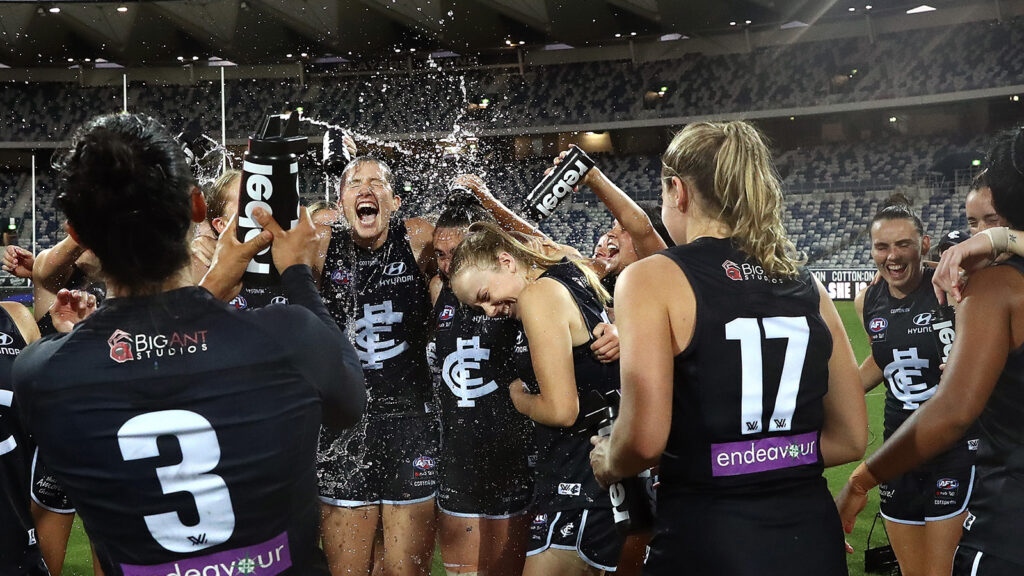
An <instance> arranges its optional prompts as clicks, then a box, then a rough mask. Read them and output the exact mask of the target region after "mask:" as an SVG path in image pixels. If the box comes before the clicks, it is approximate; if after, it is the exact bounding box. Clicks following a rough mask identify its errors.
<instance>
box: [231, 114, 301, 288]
mask: <svg viewBox="0 0 1024 576" xmlns="http://www.w3.org/2000/svg"><path fill="white" fill-rule="evenodd" d="M298 120H299V116H298V114H270V115H267V116H266V117H265V118H264V119H263V122H262V123H261V124H260V127H259V128H258V129H257V130H256V132H255V133H254V134H253V135H252V136H251V137H250V138H249V147H248V149H247V150H246V151H245V156H244V161H243V163H242V182H241V189H240V190H239V193H238V239H239V240H240V241H242V242H246V241H248V240H251V239H252V238H254V237H256V236H258V235H259V233H260V231H262V230H263V228H262V227H261V226H260V225H259V223H258V222H256V220H255V219H254V218H253V215H252V211H253V210H254V209H256V208H257V207H259V208H263V209H264V210H266V211H267V212H269V213H270V214H272V215H273V217H274V220H276V221H277V223H278V225H279V226H281V228H283V229H285V230H291V229H292V228H293V227H295V225H296V224H298V222H299V156H300V155H301V154H303V153H305V151H306V147H307V144H308V138H306V137H305V136H299V135H298V134H299V122H298ZM278 279H279V275H278V273H277V270H276V269H275V268H274V261H273V258H272V257H271V254H270V247H269V246H268V247H266V248H265V249H263V251H262V252H260V253H259V254H257V255H256V256H255V257H254V258H253V259H252V260H251V261H250V262H249V265H248V266H246V268H245V274H244V276H243V277H242V282H243V284H246V285H252V286H261V285H262V286H266V285H268V284H274V283H276V282H277V281H278Z"/></svg>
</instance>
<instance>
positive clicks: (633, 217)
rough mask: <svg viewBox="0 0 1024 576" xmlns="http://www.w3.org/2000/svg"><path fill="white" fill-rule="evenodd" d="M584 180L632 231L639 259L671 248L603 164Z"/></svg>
mask: <svg viewBox="0 0 1024 576" xmlns="http://www.w3.org/2000/svg"><path fill="white" fill-rule="evenodd" d="M583 182H584V184H586V185H587V186H589V187H590V189H591V190H592V191H593V192H594V195H595V196H597V198H598V199H599V200H601V202H602V203H604V205H605V207H606V208H608V211H609V212H611V213H612V216H613V217H614V218H615V219H616V220H618V221H619V224H621V225H622V227H623V228H624V229H625V230H626V232H628V233H629V235H630V237H631V238H632V239H633V249H634V250H636V256H637V258H639V259H643V258H646V257H648V256H650V255H651V254H654V253H656V252H659V251H661V250H664V249H666V248H668V246H667V245H666V244H665V241H664V240H662V239H661V236H660V235H658V232H657V231H656V230H655V229H654V225H653V224H651V219H650V218H649V217H648V216H647V213H646V212H644V211H643V209H642V208H640V205H638V204H637V203H636V202H634V201H633V199H632V198H630V197H629V195H628V194H626V193H625V192H623V191H622V189H621V188H619V187H618V186H616V185H615V183H614V182H612V181H611V180H609V179H608V177H607V176H605V174H604V172H602V171H601V169H600V168H598V167H597V166H594V167H593V168H591V169H590V171H589V172H587V175H586V177H584V178H583Z"/></svg>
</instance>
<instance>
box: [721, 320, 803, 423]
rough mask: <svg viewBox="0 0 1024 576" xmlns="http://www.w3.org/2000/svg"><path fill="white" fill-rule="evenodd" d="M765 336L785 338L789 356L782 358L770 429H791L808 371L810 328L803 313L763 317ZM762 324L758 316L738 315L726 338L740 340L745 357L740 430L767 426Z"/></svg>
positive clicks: (741, 352)
mask: <svg viewBox="0 0 1024 576" xmlns="http://www.w3.org/2000/svg"><path fill="white" fill-rule="evenodd" d="M760 324H761V326H764V338H765V339H776V338H785V339H786V340H789V342H788V343H787V345H786V358H785V359H784V360H783V362H782V377H781V378H780V379H779V386H778V394H777V395H776V397H775V410H774V411H773V412H772V418H771V421H770V423H769V424H768V431H769V432H776V431H780V432H781V431H785V430H789V429H790V428H792V426H793V412H795V411H796V398H797V394H798V393H799V392H800V376H801V374H802V373H803V371H804V357H805V356H806V355H807V343H808V341H809V340H810V329H809V328H808V326H807V318H804V317H803V316H797V317H789V316H774V317H771V318H762V319H761V320H760ZM761 326H759V325H758V319H757V318H737V319H735V320H733V321H732V322H729V323H728V324H726V325H725V338H726V340H739V342H740V356H741V360H742V363H741V365H742V374H743V376H742V385H741V387H742V400H741V401H740V432H741V433H742V434H759V433H760V432H761V431H762V430H763V428H762V424H761V420H762V419H763V413H762V410H763V409H762V406H763V398H764V384H765V383H764V363H763V361H762V359H761Z"/></svg>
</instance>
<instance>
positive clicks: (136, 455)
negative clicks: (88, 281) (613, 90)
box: [0, 115, 1024, 576]
mask: <svg viewBox="0 0 1024 576" xmlns="http://www.w3.org/2000/svg"><path fill="white" fill-rule="evenodd" d="M348 144H349V145H350V146H352V147H354V142H348ZM562 158H564V153H563V155H562V156H560V157H559V158H556V159H555V165H556V167H557V165H558V163H559V162H560V161H561V160H562ZM662 162H663V164H662V172H661V185H662V205H661V211H660V214H653V213H650V212H647V211H645V210H644V209H642V208H641V207H640V206H638V205H637V204H636V203H634V202H633V201H632V200H631V199H630V198H629V196H628V195H627V194H626V193H625V192H623V191H622V190H620V189H619V188H618V187H616V186H615V184H614V183H612V182H611V181H610V180H609V179H608V178H607V177H606V176H605V175H604V174H603V173H601V171H600V170H599V169H597V168H595V169H592V170H590V171H589V172H587V174H586V175H585V176H584V177H582V179H581V180H580V182H578V184H580V185H585V186H588V187H589V188H590V189H591V190H592V191H593V192H594V193H595V194H596V195H597V196H598V198H600V199H601V200H602V202H604V204H605V205H606V206H607V207H608V208H609V210H610V211H611V213H612V214H613V215H614V217H615V218H616V223H615V227H614V228H612V230H610V231H609V232H608V234H606V235H605V236H604V237H602V239H601V241H600V242H599V244H598V246H597V248H596V249H595V251H594V257H592V258H584V257H582V255H581V254H580V252H579V251H578V249H577V248H574V247H571V246H565V245H560V244H557V243H555V242H554V241H552V240H551V239H550V238H548V237H546V236H545V235H544V234H542V233H541V232H540V231H538V229H537V228H536V227H535V226H533V225H532V224H531V223H530V222H527V221H526V220H524V219H523V218H521V217H519V216H518V215H517V214H516V213H514V212H512V211H510V210H509V209H507V208H506V207H505V206H504V205H503V204H502V203H501V202H499V201H498V200H497V199H495V197H494V196H493V195H492V194H491V193H490V192H489V191H488V189H487V186H486V184H485V183H484V182H483V181H482V180H480V179H479V178H477V177H475V176H471V175H462V176H459V177H458V178H456V180H455V184H456V186H455V187H454V188H456V189H457V190H456V191H455V192H452V193H451V194H450V195H449V197H448V198H447V199H446V201H445V203H444V204H443V206H442V210H441V212H440V214H438V215H437V216H436V218H431V219H427V218H409V219H402V218H400V217H398V216H397V213H398V210H399V208H400V206H401V199H400V198H399V197H398V196H396V194H395V190H394V179H393V176H392V173H391V170H390V168H389V167H388V166H387V164H386V163H385V162H383V161H382V160H380V159H376V158H373V157H369V156H359V157H356V158H355V159H354V160H352V161H351V162H350V163H349V164H348V165H347V166H346V167H345V169H344V172H343V173H342V174H341V178H340V190H339V198H340V200H339V202H338V203H337V205H320V206H315V207H310V209H307V208H302V209H301V211H300V217H299V220H298V223H297V224H296V225H295V226H293V227H292V228H291V229H290V230H285V229H282V227H281V226H279V225H278V224H277V223H276V222H275V220H274V219H273V218H272V216H271V215H270V214H268V213H266V211H263V210H260V209H256V210H254V211H252V213H251V214H246V216H249V217H251V218H254V219H255V220H256V221H258V222H259V223H260V225H261V226H263V232H261V233H259V234H258V235H255V237H253V238H251V239H249V240H248V241H246V242H241V241H239V240H238V239H237V234H236V226H237V219H238V218H237V214H238V196H239V194H240V187H241V185H242V181H243V179H242V178H241V174H239V173H231V172H228V173H225V174H224V175H223V176H222V177H221V178H220V179H219V180H218V181H217V182H216V183H215V184H214V185H213V186H211V187H210V189H209V190H205V191H200V190H199V188H198V187H197V186H196V184H195V179H194V177H193V175H192V172H191V171H190V167H189V166H188V164H187V162H186V160H185V157H184V154H183V153H182V150H181V146H180V145H179V143H178V142H176V141H175V139H174V138H173V137H172V136H171V135H170V134H169V133H168V132H167V130H166V129H165V128H164V127H163V126H162V125H161V124H160V123H159V122H157V121H156V120H154V119H152V118H148V117H146V116H142V115H111V116H103V117H100V118H97V119H95V120H93V121H91V122H89V123H87V124H86V125H85V126H83V127H82V128H81V129H80V130H79V131H78V132H77V133H76V135H75V137H74V140H73V143H72V146H71V149H70V150H69V151H67V152H66V153H65V154H64V155H63V156H61V158H60V161H59V163H58V167H57V169H58V172H59V173H58V182H59V204H60V207H61V209H62V210H63V212H64V215H65V216H66V218H67V229H68V239H66V240H64V241H62V242H61V243H60V244H59V245H58V246H57V247H55V248H53V249H51V250H50V251H47V252H44V253H43V254H41V255H40V256H39V258H38V259H35V262H34V264H33V263H32V255H31V254H29V253H27V252H25V251H23V250H20V249H16V248H9V249H8V250H7V252H6V254H5V259H4V266H5V268H6V269H8V270H10V271H12V272H14V273H16V274H19V275H23V276H27V277H33V278H34V279H35V280H36V282H35V285H36V293H37V294H36V295H37V300H36V315H37V318H33V317H32V315H31V314H30V313H29V312H28V311H27V310H26V309H25V308H23V307H20V306H19V305H15V304H10V303H3V304H2V307H3V313H2V314H0V323H3V326H0V341H2V345H0V357H2V366H3V370H2V372H0V374H3V375H4V376H3V378H2V379H0V486H2V488H3V493H2V498H0V538H2V540H0V552H2V554H0V574H16V575H19V576H20V575H23V574H24V575H39V574H47V573H48V570H47V566H48V565H49V566H50V568H52V569H53V572H54V573H59V572H60V568H59V566H60V565H61V564H62V562H63V556H64V549H65V547H66V543H67V534H68V530H69V529H70V524H69V520H66V518H67V517H68V516H67V514H66V513H67V512H73V511H74V510H77V512H78V513H79V514H80V515H81V518H82V521H83V523H84V527H85V530H86V533H87V534H88V536H89V539H90V542H91V544H92V546H93V551H94V556H95V560H94V563H95V570H96V572H97V573H101V572H102V573H103V574H107V575H111V576H114V575H116V576H121V575H124V576H137V575H138V576H141V575H158V576H164V575H170V574H174V575H175V576H207V575H209V574H216V575H233V574H236V573H237V574H261V575H274V574H323V575H326V574H332V575H333V576H342V575H349V574H363V575H370V574H386V575H405V574H409V575H413V574H427V573H429V571H430V566H431V560H432V557H433V553H434V549H435V545H436V544H437V543H439V544H440V549H441V556H442V560H443V563H444V567H445V570H446V571H447V572H448V573H449V574H486V575H494V576H497V575H513V574H516V575H518V574H525V575H529V576H542V575H575V574H579V575H586V574H601V573H604V572H608V573H610V572H618V573H624V574H640V573H643V574H649V575H656V576H660V575H668V574H680V573H693V574H723V575H747V574H768V575H780V576H791V575H794V574H822V575H826V576H828V575H839V574H846V573H847V568H846V558H845V554H846V551H845V549H846V548H847V546H846V545H845V543H844V537H843V530H844V529H846V531H847V532H848V531H849V530H851V529H852V526H853V522H854V520H855V518H856V515H857V512H859V510H860V509H861V508H862V507H863V505H864V502H865V495H866V493H867V491H868V490H870V489H871V488H873V487H874V486H875V485H880V493H881V496H882V513H883V515H884V516H885V518H886V521H887V523H888V527H889V535H890V538H891V540H892V543H893V546H894V549H895V552H896V555H897V558H898V560H899V562H900V566H901V568H902V569H903V572H904V573H905V574H914V575H916V574H940V573H949V572H950V570H951V569H952V570H953V573H954V574H956V575H957V576H966V575H968V574H970V575H986V576H987V575H1003V574H1020V573H1022V572H1024V555H1022V554H1024V553H1022V552H1021V550H1022V548H1021V547H1019V546H1015V545H1014V544H1015V539H1016V531H1015V530H1014V528H1017V527H1021V525H1022V524H1024V520H1021V518H1024V480H1022V478H1024V445H1022V443H1024V429H1022V422H1024V387H1022V386H1024V381H1022V378H1024V370H1022V369H1024V357H1022V356H1021V350H1022V345H1024V276H1022V274H1024V258H1021V257H1020V256H1017V255H1009V256H1004V255H1001V254H1002V253H1003V252H1006V251H1010V252H1014V251H1016V252H1022V251H1024V250H1022V249H1021V247H1020V246H1019V245H1018V243H1017V238H1018V236H1017V233H1016V232H1013V231H1012V230H1008V229H1007V228H1005V227H1002V226H1009V227H1011V228H1017V229H1019V228H1021V227H1024V203H1022V202H1021V200H1022V199H1024V131H1014V132H1010V133H1007V134H1004V135H1002V136H1000V137H999V139H998V140H997V143H996V145H995V146H994V147H993V149H992V152H991V154H990V155H989V162H988V163H989V166H988V169H987V171H986V173H985V176H984V180H983V181H980V182H979V184H978V186H977V187H976V188H977V189H976V190H975V191H972V197H970V198H969V199H968V215H969V216H971V215H972V211H973V213H974V216H973V217H972V220H971V222H972V233H976V236H975V237H974V238H971V239H970V240H968V241H966V242H963V243H961V244H959V245H956V246H954V247H952V248H950V249H949V250H948V251H947V252H946V254H944V255H943V259H942V262H941V264H939V267H938V269H937V270H935V271H934V272H932V270H931V269H930V268H928V267H927V266H926V265H925V256H926V255H927V253H928V250H929V242H930V240H929V237H928V236H927V235H926V233H925V231H924V229H923V226H922V224H921V221H920V219H919V218H918V217H917V216H916V215H915V214H914V212H913V210H912V209H911V208H910V207H909V206H908V205H907V204H905V203H901V202H893V203H890V204H887V205H886V206H885V207H884V208H882V209H881V210H880V211H879V212H878V214H877V215H876V216H875V217H874V219H873V220H872V222H871V223H870V226H871V228H870V230H871V241H872V247H871V251H872V256H873V258H874V261H875V263H876V264H877V266H878V271H879V279H878V281H877V282H876V283H875V284H874V285H872V286H871V287H869V288H868V289H867V290H866V291H865V292H864V293H862V294H860V295H859V296H858V299H857V310H858V313H859V314H860V315H861V317H862V319H863V323H864V328H865V330H866V331H867V333H868V335H869V338H870V341H871V346H872V353H871V355H870V356H869V358H868V359H867V360H865V361H864V363H863V364H862V365H861V366H860V368H859V372H858V367H857V365H856V361H855V358H854V354H853V350H852V347H851V345H850V343H849V340H848V338H847V336H846V332H845V329H844V327H843V323H842V320H841V319H840V317H839V314H838V312H837V311H836V308H835V305H834V304H833V303H832V301H831V300H830V298H829V297H828V294H827V292H826V291H825V290H824V289H823V287H822V286H821V284H820V283H819V282H817V281H816V280H815V279H814V277H813V276H812V275H811V274H810V273H809V272H808V270H807V269H806V268H805V267H804V261H803V260H802V258H801V256H800V255H799V253H798V252H797V251H796V249H795V247H794V245H793V243H792V242H791V241H790V240H789V239H788V238H787V236H786V230H785V229H784V227H783V225H782V219H781V213H782V189H781V185H780V182H779V180H778V178H777V176H776V173H775V170H774V167H773V165H772V162H771V158H770V154H769V151H768V147H767V146H766V144H765V142H764V140H763V138H762V136H761V134H760V133H759V132H758V131H757V130H755V129H754V128H753V127H752V126H750V125H749V124H746V123H744V122H728V123H706V122H705V123H696V124H692V125H689V126H687V127H686V128H684V129H683V130H682V131H680V132H679V133H678V134H677V135H676V136H675V137H674V138H673V140H672V142H671V144H670V145H669V147H668V149H667V150H666V151H665V153H664V155H663V156H662ZM972 206H973V208H972ZM992 215H994V217H992ZM976 224H977V226H975V225H976ZM989 226H994V227H993V228H990V229H987V230H986V229H984V228H986V227H989ZM975 228H977V230H975ZM659 230H660V232H659ZM268 249H269V250H270V251H271V254H272V256H273V263H274V266H275V267H276V268H277V269H278V270H279V272H280V279H281V282H280V285H279V286H276V287H273V288H271V289H267V288H265V287H257V286H244V285H243V283H242V276H243V272H244V270H245V268H246V266H247V264H248V263H249V261H250V260H251V259H252V258H253V257H254V256H255V255H256V254H257V253H259V252H263V251H265V250H268ZM588 252H589V247H588ZM76 261H78V263H77V264H76ZM963 270H966V271H967V272H968V273H969V274H970V276H969V278H970V282H969V284H967V285H966V286H965V285H964V282H965V280H964V275H963V274H962V271H963ZM75 271H85V272H86V273H87V275H88V276H90V277H91V278H92V279H94V280H102V281H103V282H104V283H105V288H106V290H105V297H106V299H105V300H104V301H103V303H102V304H101V305H100V306H99V307H98V308H97V307H96V297H95V296H94V295H93V294H92V293H91V292H89V291H88V290H84V289H80V288H81V286H80V283H81V282H82V278H81V277H82V276H83V274H79V273H75ZM72 276H75V278H72ZM933 283H934V284H935V286H936V288H935V290H933V289H932V286H933ZM62 286H70V287H71V288H73V290H71V291H68V290H66V289H61V287H62ZM947 293H948V294H949V298H950V300H951V301H953V302H955V303H956V304H957V306H956V325H955V333H956V340H955V345H952V346H951V347H946V348H943V347H941V346H936V345H935V339H936V337H937V336H938V334H937V333H936V331H937V330H939V329H940V328H939V327H937V326H938V324H936V323H935V322H933V319H934V318H936V317H937V316H938V315H940V312H939V310H940V308H939V304H940V303H943V302H945V300H946V296H947ZM51 303H52V305H51ZM239 308H249V309H248V310H239ZM41 330H42V331H43V332H44V333H53V334H51V335H49V336H45V337H43V338H40V331H41ZM950 334H952V330H951V331H950ZM36 340H38V342H34V341H36ZM949 340H950V341H952V336H951V335H950V337H949ZM947 354H948V359H947V358H945V356H946V355H947ZM16 358H17V361H15V359H16ZM858 376H859V377H858ZM940 381H941V385H940ZM882 382H885V383H886V413H885V437H886V441H885V443H884V444H883V446H882V448H881V449H880V450H878V451H877V452H876V453H875V454H874V455H872V457H871V458H869V459H868V460H867V461H865V462H863V463H862V464H861V465H860V466H859V467H858V468H857V470H856V471H855V472H854V474H853V475H852V476H851V478H850V481H849V483H848V484H847V486H846V487H845V488H844V489H843V491H842V493H841V494H840V495H839V497H838V499H837V500H833V498H832V495H831V494H830V493H829V490H828V488H827V486H826V483H825V480H824V478H823V477H822V472H823V470H824V468H825V467H828V466H835V465H839V464H844V463H847V462H853V461H857V460H859V459H860V458H862V457H863V455H864V451H865V448H866V445H867V435H868V430H867V428H868V426H867V415H866V409H865V402H864V393H865V392H866V391H867V390H870V389H871V388H874V387H875V386H877V385H878V384H879V383H882ZM595 402H597V405H596V406H597V407H596V408H595ZM611 411H614V412H615V413H616V414H617V417H616V418H615V421H614V424H613V425H611V426H610V434H609V430H608V428H609V426H607V418H606V421H604V422H602V423H601V425H600V426H601V428H602V429H601V430H598V429H596V428H595V427H594V426H593V416H594V415H595V414H597V415H600V414H609V413H611ZM630 482H633V483H632V484H630V485H632V486H640V487H641V489H640V490H639V491H636V490H634V491H632V492H629V491H627V490H625V488H624V486H625V485H626V483H630ZM609 487H611V490H610V491H609ZM626 496H628V497H629V498H630V499H631V500H632V502H630V505H629V506H626V505H625V504H624V499H625V498H626ZM58 501H59V502H60V503H61V505H59V506H58V505H56V504H55V502H58ZM30 502H31V505H30ZM48 502H49V504H48ZM72 505H73V508H72ZM627 508H628V510H627ZM30 509H31V510H32V512H31V513H30ZM637 510H644V511H646V512H647V513H650V514H652V516H653V522H652V525H645V523H644V522H642V521H641V518H642V516H643V515H642V514H637V513H636V511H637ZM62 513H64V514H62ZM624 514H625V515H626V516H629V515H630V514H633V516H632V522H623V518H624V516H623V515H624ZM55 518H58V520H55ZM961 526H963V531H962V532H963V534H962V536H961ZM37 527H38V531H37ZM958 541H959V542H960V546H959V548H958V547H957V542H958ZM44 558H45V561H44Z"/></svg>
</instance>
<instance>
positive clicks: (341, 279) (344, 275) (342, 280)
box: [331, 268, 352, 286]
mask: <svg viewBox="0 0 1024 576" xmlns="http://www.w3.org/2000/svg"><path fill="white" fill-rule="evenodd" d="M331 282H334V283H335V284H338V285H340V286H344V285H346V284H348V283H350V282H352V273H351V272H349V271H348V270H345V269H344V268H338V269H337V270H335V271H334V272H332V273H331Z"/></svg>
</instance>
